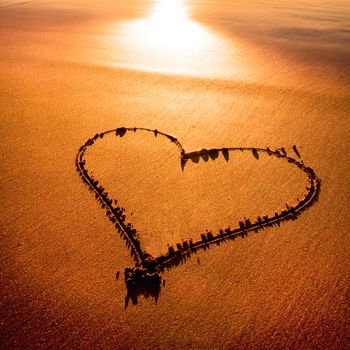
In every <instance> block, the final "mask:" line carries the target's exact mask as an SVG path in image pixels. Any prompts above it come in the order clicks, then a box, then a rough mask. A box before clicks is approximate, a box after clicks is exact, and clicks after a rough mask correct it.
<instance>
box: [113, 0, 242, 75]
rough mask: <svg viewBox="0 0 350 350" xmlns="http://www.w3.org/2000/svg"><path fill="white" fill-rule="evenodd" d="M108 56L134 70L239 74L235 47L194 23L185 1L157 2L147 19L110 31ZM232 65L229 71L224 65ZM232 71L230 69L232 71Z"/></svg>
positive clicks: (190, 73) (127, 23) (122, 25)
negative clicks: (109, 52) (110, 42)
mask: <svg viewBox="0 0 350 350" xmlns="http://www.w3.org/2000/svg"><path fill="white" fill-rule="evenodd" d="M112 32H114V34H113V35H112V38H114V41H115V42H116V44H119V45H120V46H119V47H118V49H117V47H115V48H114V49H113V46H115V44H114V45H111V44H109V47H110V48H111V49H110V51H111V54H110V57H111V59H112V55H113V57H114V60H121V62H118V66H120V67H125V68H128V69H133V70H142V71H148V72H161V73H170V74H185V75H195V76H223V75H225V74H226V75H227V73H228V72H230V73H233V74H234V75H235V76H236V75H240V73H241V72H242V65H241V64H240V63H239V62H238V61H239V59H238V56H239V55H238V54H237V52H236V48H235V44H234V43H232V42H230V43H228V42H227V40H226V39H225V38H224V37H220V36H219V35H217V34H216V33H215V32H214V31H212V30H210V29H209V28H207V27H205V26H203V25H201V24H200V23H198V22H196V21H194V20H193V19H192V18H191V16H190V12H189V8H188V6H187V2H186V1H184V0H157V1H155V3H154V5H153V6H152V7H151V9H150V13H149V15H148V16H147V17H146V18H143V19H138V20H132V21H128V22H124V23H122V24H121V25H120V24H119V25H118V27H117V28H116V29H113V30H112ZM228 62H230V63H235V65H234V66H233V67H232V66H231V67H230V70H228V67H227V63H228ZM232 68H233V69H232Z"/></svg>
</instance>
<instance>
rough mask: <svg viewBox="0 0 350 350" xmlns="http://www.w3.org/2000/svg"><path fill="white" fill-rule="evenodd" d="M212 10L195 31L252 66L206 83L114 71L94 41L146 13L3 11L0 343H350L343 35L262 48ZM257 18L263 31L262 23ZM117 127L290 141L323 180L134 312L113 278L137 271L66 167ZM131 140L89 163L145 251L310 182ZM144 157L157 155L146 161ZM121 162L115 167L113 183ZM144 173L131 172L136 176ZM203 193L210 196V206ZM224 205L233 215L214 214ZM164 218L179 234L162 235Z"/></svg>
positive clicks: (205, 256)
mask: <svg viewBox="0 0 350 350" xmlns="http://www.w3.org/2000/svg"><path fill="white" fill-rule="evenodd" d="M194 3H195V4H196V2H194ZM8 4H10V2H8V3H4V5H8ZM208 4H209V5H208V6H209V7H207V11H205V9H206V7H204V6H202V7H201V9H202V10H201V11H199V10H198V11H197V12H196V16H195V18H198V20H200V19H201V22H200V23H202V24H203V25H208V26H210V28H215V31H217V33H220V34H217V35H219V36H220V35H221V36H220V37H221V38H225V40H226V38H229V39H227V40H229V41H228V42H229V43H230V42H231V41H230V40H233V39H232V35H231V33H232V32H235V33H237V34H236V35H235V36H233V37H234V39H236V37H237V45H238V47H239V52H243V53H244V54H242V56H243V58H244V57H245V56H244V55H248V53H249V55H250V56H247V58H246V60H245V59H244V63H245V64H246V65H245V67H246V69H245V70H244V71H243V73H242V72H238V73H237V74H236V73H234V74H233V76H234V77H232V76H230V74H229V73H228V74H227V76H215V74H216V73H217V72H219V71H214V73H215V74H214V75H211V76H204V75H202V71H200V72H199V73H198V74H193V75H191V74H171V72H165V70H164V69H163V70H162V72H155V71H154V70H152V69H149V70H148V71H147V70H146V69H145V70H142V69H139V67H138V68H137V69H136V68H135V67H134V68H135V69H133V67H132V66H128V68H126V67H125V66H124V67H121V66H120V65H118V64H119V63H118V62H119V61H118V60H120V57H117V58H116V64H115V65H114V64H110V63H111V54H110V52H106V49H105V46H104V45H105V41H103V40H102V39H101V37H102V38H105V37H106V35H105V31H106V29H105V28H106V27H109V25H110V24H111V23H114V22H118V21H120V19H121V18H123V19H127V20H129V19H138V18H142V16H144V14H145V12H146V10H145V9H144V7H146V6H145V5H144V6H142V5H140V4H138V2H137V1H136V2H134V3H133V6H131V5H126V4H123V6H122V7H119V11H117V10H116V9H115V5H113V4H107V2H106V5H105V10H103V7H101V8H102V10H101V9H100V10H99V11H98V10H97V9H96V7H97V6H96V5H95V6H90V7H86V8H85V7H83V5H82V4H79V2H76V5H75V6H71V7H66V6H64V4H63V5H61V6H60V7H57V6H53V7H50V6H46V7H43V6H37V5H35V4H30V3H29V4H27V5H25V6H23V5H21V6H7V7H2V8H1V9H0V25H1V27H0V35H1V37H2V38H1V40H0V51H1V52H2V54H1V57H0V91H1V94H0V105H1V116H2V118H1V128H0V135H1V140H2V152H1V163H0V164H1V170H2V171H1V175H0V179H1V180H0V184H1V192H0V193H1V194H0V198H1V199H0V200H1V221H0V224H1V236H0V242H1V260H0V266H1V267H0V271H1V272H0V273H1V278H0V280H1V292H0V293H1V303H2V307H1V312H0V339H1V344H2V347H3V348H58V347H63V348H74V347H80V348H131V349H132V348H135V349H136V348H138V349H140V348H141V349H143V348H144V349H149V348H160V349H163V348H169V347H173V348H177V349H184V348H193V349H208V348H212V349H221V348H227V349H232V348H256V349H258V348H259V349H261V348H292V349H300V348H330V349H342V348H343V349H345V348H346V346H347V344H348V341H349V329H348V324H349V307H348V305H349V299H348V298H349V281H348V271H349V268H350V266H349V253H348V251H349V238H348V227H349V225H348V222H349V221H348V215H347V212H348V205H349V186H348V184H347V182H348V181H347V179H348V178H349V176H350V169H349V164H350V163H349V155H348V148H349V136H348V135H349V123H348V115H349V110H350V102H349V94H348V91H349V78H348V76H349V74H348V73H349V67H348V63H347V62H348V61H349V60H348V58H349V54H348V53H347V51H346V45H344V44H343V43H344V40H345V41H346V40H347V37H346V36H345V39H344V37H343V36H341V37H337V36H336V39H337V40H335V41H336V43H335V41H333V42H332V41H331V44H329V43H328V44H327V43H326V44H324V43H323V44H322V45H321V44H320V45H318V44H317V43H316V40H314V39H315V37H313V39H311V41H312V45H311V44H310V42H303V41H302V40H299V39H298V40H296V39H295V38H294V41H293V38H290V37H289V38H288V40H285V41H283V40H282V39H281V38H279V39H278V40H277V39H276V38H275V37H273V38H271V37H268V36H267V35H265V36H262V38H261V40H259V38H258V37H257V36H255V37H254V35H253V34H251V33H250V32H249V33H248V32H247V28H248V27H249V26H243V24H244V23H243V24H241V25H240V28H238V27H237V21H236V22H235V21H233V20H232V17H228V19H227V20H226V22H229V23H236V27H235V26H233V27H232V28H231V27H229V28H228V27H227V26H225V20H224V18H223V17H222V16H221V17H220V16H219V15H220V11H221V13H227V11H226V12H225V6H224V5H223V4H222V5H220V6H219V5H218V6H217V7H215V9H216V11H215V13H216V14H217V17H215V16H214V15H211V16H212V17H215V18H219V17H220V18H221V19H222V21H219V20H216V21H214V20H212V21H213V23H211V22H210V18H211V17H210V15H208V13H210V11H209V10H210V9H213V8H214V5H212V4H210V3H209V2H208ZM304 4H305V3H304ZM339 4H340V5H341V4H342V3H341V2H340V3H339ZM39 5H40V4H39ZM340 5H339V6H340ZM256 6H258V5H256ZM301 7H302V6H301ZM340 7H341V6H340ZM109 8H114V10H115V11H114V12H113V11H108V9H109ZM295 8H296V10H295V11H296V12H298V11H297V6H295ZM302 8H303V7H302ZM305 8H306V7H304V10H305ZM121 9H123V10H121ZM219 10H220V11H219ZM333 10H334V11H333V12H332V11H330V12H329V13H330V16H331V15H332V16H333V18H334V16H336V15H337V13H338V12H340V10H337V7H336V6H335V5H334V8H333ZM305 11H306V10H305ZM308 11H311V10H308ZM308 11H306V12H307V14H310V12H308ZM337 11H338V12H337ZM251 12H252V13H253V12H254V11H253V9H252V11H251ZM238 13H239V11H238ZM246 15H247V14H246ZM321 15H322V14H321ZM321 15H320V16H321ZM346 15H347V14H346V13H345V14H344V15H343V16H344V17H345V18H346ZM230 16H232V15H230ZM247 16H248V15H247ZM332 16H331V17H332ZM248 17H249V16H248ZM253 17H254V16H253ZM321 17H322V16H321ZM230 18H231V20H230ZM262 22H263V23H265V22H269V21H268V19H266V18H265V17H264V18H263V20H262ZM254 23H255V22H254ZM338 23H340V24H339V26H341V24H342V22H338ZM297 24H300V23H297ZM288 25H289V27H291V28H292V27H293V25H295V26H296V24H295V23H288ZM271 26H272V24H271ZM252 28H255V26H252ZM265 28H267V27H265ZM243 29H244V30H243ZM319 29H320V28H319ZM321 29H322V30H325V29H324V28H321ZM326 29H327V28H326ZM213 30H214V29H213ZM279 33H281V31H280V32H279ZM291 33H293V31H291ZM298 33H299V35H301V34H300V31H299V32H298ZM308 33H309V32H308ZM313 33H315V32H313ZM322 35H324V32H322V33H319V37H320V38H322ZM342 35H345V34H342ZM230 38H231V39H230ZM303 38H305V36H303ZM308 38H309V37H308ZM263 39H264V40H263ZM331 39H332V37H331ZM340 39H341V40H340ZM308 40H310V38H309V39H308ZM295 41H296V42H297V44H295V46H293V43H294V42H295ZM101 42H103V45H102V46H99V43H101ZM116 45H117V44H116ZM323 45H326V46H323ZM327 45H328V46H327ZM292 48H293V49H292ZM111 51H112V50H111ZM319 52H323V54H322V55H321V54H319ZM126 63H128V62H126ZM136 63H137V62H136ZM235 64H236V63H235ZM224 67H225V66H224ZM225 69H228V71H230V70H229V68H227V67H226V68H224V70H225ZM253 73H256V74H253ZM235 77H236V78H235ZM249 77H250V78H249ZM120 126H127V127H134V126H138V127H146V128H151V129H158V130H161V131H164V132H166V133H168V134H171V135H174V136H176V137H177V138H178V139H179V140H181V144H182V145H183V146H184V148H185V149H186V151H188V152H190V151H193V150H200V149H202V148H207V149H210V148H222V147H261V148H266V147H271V148H273V149H277V148H280V147H282V146H284V147H286V149H287V151H288V152H289V153H291V152H293V151H292V146H293V145H297V146H298V149H299V151H300V153H301V156H302V160H303V161H304V162H305V164H306V165H307V166H310V167H312V168H313V169H314V171H315V172H316V174H317V175H318V177H319V178H320V179H321V180H322V189H321V194H320V198H319V201H318V202H317V203H316V204H315V205H313V206H312V207H310V208H309V209H308V210H307V211H305V212H304V213H303V214H302V215H301V216H300V217H298V219H297V220H295V221H289V222H286V223H284V224H283V225H282V226H281V227H275V228H271V229H268V230H265V231H260V232H259V233H257V234H255V233H253V234H249V235H248V236H247V237H245V238H244V239H237V240H235V241H232V242H227V243H225V244H221V245H220V246H216V245H213V246H212V247H211V248H210V249H208V250H206V251H199V252H197V254H194V255H192V256H191V259H190V260H188V261H186V263H184V264H183V265H180V266H178V267H176V268H172V269H171V270H169V271H165V273H164V274H163V278H164V279H165V280H166V285H165V287H162V290H161V293H160V295H159V299H158V302H157V303H155V302H154V300H153V299H151V298H149V299H145V298H143V297H141V298H139V299H138V305H132V304H131V303H130V304H129V305H128V307H127V309H125V296H126V287H125V283H124V280H123V278H122V277H120V278H119V279H118V280H116V278H115V277H116V276H115V274H116V271H118V270H119V271H121V275H122V272H123V270H124V268H125V267H126V266H128V265H132V264H133V263H134V261H133V259H132V258H131V257H130V252H129V250H128V249H127V248H126V247H125V243H124V242H123V241H122V240H121V239H120V237H119V236H118V235H117V233H116V231H115V227H114V225H112V224H111V223H110V222H109V220H107V218H106V215H105V212H104V211H103V210H102V209H101V208H100V206H99V204H98V203H96V201H95V200H94V196H93V195H92V194H91V193H90V192H89V191H88V190H87V187H86V186H85V185H84V184H83V182H82V181H81V178H80V177H79V175H78V173H77V172H76V169H75V156H76V154H77V152H78V149H79V147H80V146H81V145H82V144H84V142H86V140H87V139H89V138H91V137H92V136H93V135H95V134H96V133H97V132H102V131H105V130H109V129H114V128H117V127H120ZM116 140H117V141H118V142H119V141H123V143H122V144H116V143H115V142H116ZM124 140H126V139H124V138H122V139H113V140H110V141H109V140H107V139H106V140H104V141H105V143H104V144H101V148H100V149H99V150H97V149H96V153H95V154H91V155H90V156H91V158H90V160H91V168H93V171H94V172H95V173H97V172H99V173H101V175H99V177H101V179H102V178H103V179H105V180H104V181H105V182H106V183H107V182H108V186H109V188H110V192H111V193H113V194H114V193H115V194H114V196H116V197H117V198H118V199H119V200H120V201H122V200H124V201H126V202H127V203H126V204H125V207H126V209H127V210H128V212H133V216H134V215H135V221H136V222H135V225H136V223H137V224H138V225H139V226H140V227H138V229H139V230H140V232H142V231H143V232H145V233H146V234H145V235H144V236H143V239H144V242H145V244H146V245H147V247H148V248H149V249H150V250H151V251H153V252H154V253H155V254H156V253H158V252H161V251H162V249H164V244H165V247H166V243H174V242H178V240H179V238H180V239H181V237H180V236H181V231H182V230H185V229H186V228H187V229H189V231H191V234H192V232H194V231H195V232H196V234H197V237H196V238H198V237H199V236H200V233H201V231H202V230H203V229H204V230H205V228H207V226H209V225H210V224H211V225H212V228H210V227H208V229H212V230H214V229H215V228H219V227H220V226H221V225H222V224H224V222H226V218H227V219H228V218H233V219H232V221H233V223H232V224H237V220H239V219H240V218H242V219H243V217H244V216H249V217H255V216H256V215H261V214H264V213H265V211H266V210H268V211H272V212H273V211H274V208H275V206H277V207H278V208H279V207H280V203H282V205H283V204H284V202H285V201H286V202H288V201H289V200H290V201H291V202H292V201H293V200H295V199H296V197H298V196H299V195H300V194H299V192H298V191H299V189H301V190H303V189H304V187H305V183H304V182H303V181H304V180H303V178H299V177H298V176H299V175H298V173H295V174H293V173H290V172H289V170H288V169H287V168H283V167H280V166H279V165H278V166H277V165H276V164H274V163H273V162H267V161H266V164H265V163H264V162H265V159H264V158H263V157H261V158H260V159H259V160H257V159H255V158H254V157H253V155H252V156H251V157H250V158H247V159H243V158H241V159H240V158H238V159H237V162H236V163H235V159H234V158H232V159H230V161H229V162H226V161H225V160H224V158H222V157H221V158H219V159H218V160H216V161H215V162H204V161H203V160H202V161H200V162H199V163H198V164H196V163H193V162H191V163H189V164H188V165H189V167H188V168H186V169H185V171H184V172H182V171H181V168H180V166H179V163H177V161H176V160H174V159H175V158H176V157H177V156H176V155H173V153H172V152H173V148H171V147H170V146H169V147H168V146H167V145H164V144H162V143H161V141H158V139H155V137H154V136H153V135H152V139H150V140H148V139H147V140H146V139H144V138H140V139H135V140H133V143H132V145H128V147H124V146H125V145H126V144H125V143H124ZM156 140H157V142H160V143H157V142H156ZM153 141H154V142H153ZM148 143H149V144H152V146H150V147H148V146H146V145H147V144H148ZM123 147H124V148H123ZM132 147H133V148H132ZM145 150H147V152H148V154H151V156H149V158H150V159H151V158H152V157H153V160H152V161H151V162H150V163H147V162H146V161H145V163H144V164H142V160H143V159H145ZM99 152H100V153H99ZM106 152H108V153H107V156H106ZM147 152H146V153H147ZM152 152H153V155H152ZM162 152H164V157H165V158H166V160H164V163H163V162H161V161H162ZM108 154H110V156H108ZM172 156H174V157H175V158H174V159H173V158H172ZM294 156H295V154H294ZM93 157H95V158H93ZM175 163H177V164H178V165H177V167H176V168H173V165H174V166H175ZM123 165H124V166H125V167H124V168H123V170H124V172H120V171H118V170H119V169H120V167H121V166H123ZM231 165H232V166H231ZM265 165H266V166H265ZM206 167H207V168H206ZM222 169H224V170H225V172H227V173H224V171H223V170H222ZM136 170H137V171H138V176H137V177H136V176H134V175H133V174H131V173H133V172H135V171H136ZM204 171H207V173H205V175H203V172H204ZM142 173H145V174H147V178H148V179H149V180H148V182H144V181H143V180H144V178H143V177H142ZM166 174H168V178H169V179H170V184H169V183H168V182H167V181H166V180H167V178H166ZM157 176H158V177H159V176H160V177H161V178H160V179H159V182H157V181H156V180H154V179H157ZM179 176H180V177H181V176H185V178H181V179H180V180H178V178H179ZM213 176H215V179H216V181H217V183H214V185H213ZM186 177H187V178H186ZM246 179H247V180H248V179H249V180H248V181H245V180H246ZM270 180H271V181H270ZM177 184H181V187H180V186H179V187H178V188H177V186H176V185H177ZM262 184H263V185H262ZM152 185H153V186H154V188H155V189H156V192H155V191H154V190H153V191H152V189H151V188H150V187H151V186H152ZM234 185H236V186H234ZM118 186H119V187H118ZM225 186H226V187H225ZM203 187H205V188H207V189H208V190H207V191H205V192H204V193H203ZM223 189H224V191H223ZM230 189H232V191H230ZM239 189H242V191H244V194H247V195H244V194H242V191H239ZM276 189H277V190H276ZM157 191H158V192H157ZM175 191H176V192H175ZM228 192H229V193H228ZM162 193H166V197H164V196H163V195H162ZM254 193H257V195H256V196H255V195H254ZM301 193H303V191H301ZM204 194H205V195H204ZM152 195H154V196H155V197H154V198H152ZM285 197H287V200H284V198H285ZM167 198H169V199H170V203H171V205H168V206H167V200H166V199H167ZM198 198H199V199H198ZM218 198H219V199H218ZM186 199H187V202H186ZM193 202H196V203H193ZM263 202H264V203H265V205H264V206H263V207H262V203H263ZM149 203H156V204H157V205H156V204H154V205H153V204H152V206H151V207H150V205H149ZM179 203H180V204H179ZM208 203H212V204H210V205H212V206H213V208H214V210H213V213H212V214H211V215H212V219H213V220H209V218H210V216H208ZM227 203H230V208H229V209H228V211H225V213H224V214H223V215H222V216H221V215H218V214H217V213H222V212H223V208H224V209H227ZM222 204H224V205H222ZM129 205H130V206H133V205H135V209H134V208H128V206H129ZM193 207H195V209H196V212H195V214H194V211H193V210H192V209H191V208H193ZM184 211H186V212H190V214H191V215H185V214H184ZM256 211H258V212H256ZM170 214H172V215H171V216H170V218H169V215H170ZM150 216H151V220H149V217H150ZM167 216H168V217H167ZM183 217H185V218H186V219H184V220H181V218H183ZM131 218H132V217H131ZM130 220H131V221H132V219H130ZM169 222H170V227H171V228H174V227H175V228H176V230H174V231H171V232H169V228H168V227H167V223H169ZM227 224H231V222H227ZM176 225H177V226H176ZM217 226H218V227H217ZM153 231H156V233H157V235H158V236H157V237H158V238H155V237H154V236H153ZM189 231H186V233H185V234H184V236H183V238H184V239H187V238H188V237H189ZM147 233H148V235H147ZM141 237H142V236H141Z"/></svg>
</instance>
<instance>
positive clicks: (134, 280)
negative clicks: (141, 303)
mask: <svg viewBox="0 0 350 350" xmlns="http://www.w3.org/2000/svg"><path fill="white" fill-rule="evenodd" d="M124 279H125V284H126V288H127V296H126V299H125V308H126V307H127V305H128V302H129V299H131V300H132V303H133V304H134V305H135V304H138V297H139V296H141V295H142V296H145V297H146V298H148V297H152V298H154V299H155V301H157V300H158V296H159V293H160V290H161V283H162V276H161V271H160V269H159V268H158V267H157V264H156V262H155V260H154V259H153V258H151V257H147V258H146V259H143V260H142V262H141V263H139V262H136V263H135V266H134V267H126V268H125V270H124ZM163 285H164V283H163Z"/></svg>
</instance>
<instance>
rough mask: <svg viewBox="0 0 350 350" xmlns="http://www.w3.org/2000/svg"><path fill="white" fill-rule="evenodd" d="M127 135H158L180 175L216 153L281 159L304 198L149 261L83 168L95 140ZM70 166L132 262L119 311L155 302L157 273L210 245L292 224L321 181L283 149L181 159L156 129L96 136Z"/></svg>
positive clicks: (118, 209)
mask: <svg viewBox="0 0 350 350" xmlns="http://www.w3.org/2000/svg"><path fill="white" fill-rule="evenodd" d="M127 132H134V133H135V132H149V133H153V134H154V135H155V136H158V135H159V136H160V137H165V138H167V139H168V140H169V141H170V142H172V143H174V144H175V145H176V146H177V147H178V149H179V152H180V165H181V169H182V170H184V168H185V166H186V163H187V161H189V160H193V161H195V162H198V161H199V159H200V158H203V159H204V160H206V161H207V160H208V159H209V158H211V159H212V160H215V159H216V158H218V156H219V154H220V153H221V154H222V155H223V156H224V158H225V160H226V161H228V159H229V154H230V152H236V151H240V152H244V151H246V152H251V153H252V155H253V156H254V157H255V158H256V159H259V153H266V154H268V155H269V156H273V157H278V158H282V159H284V160H286V161H287V162H288V163H290V164H293V165H295V166H297V167H298V168H299V169H300V170H301V171H303V172H304V173H305V174H306V175H307V177H308V181H309V186H308V187H306V190H307V192H306V193H305V194H304V197H303V198H302V199H301V200H298V202H297V204H296V205H294V206H289V205H286V209H283V210H281V211H280V212H276V213H275V214H274V215H273V216H269V215H265V216H263V217H260V216H258V217H257V219H256V221H254V222H251V220H250V219H245V221H239V225H238V227H236V228H234V229H231V228H230V227H228V228H226V229H222V228H220V229H219V230H218V233H217V234H213V233H212V232H210V231H209V232H206V233H205V234H201V239H200V240H198V241H193V240H192V239H190V240H188V241H187V240H186V241H182V242H181V243H177V244H176V249H174V248H173V247H172V246H169V248H168V252H167V253H166V254H164V255H160V256H158V257H152V256H151V255H150V254H149V253H147V252H146V251H145V250H143V249H142V246H141V242H140V240H139V237H138V234H137V230H136V229H135V228H134V227H133V226H132V224H131V223H126V221H125V220H126V217H125V215H124V208H122V207H119V206H118V205H117V200H116V199H114V200H113V199H111V198H109V196H108V192H106V191H105V189H104V187H103V186H102V185H100V184H99V182H98V181H97V180H95V179H94V178H93V176H92V175H91V174H90V173H89V172H88V170H87V169H86V167H85V165H86V160H85V159H84V156H85V152H86V150H87V149H88V147H92V146H93V145H94V144H95V142H96V141H97V140H99V139H103V137H104V136H105V135H108V134H113V133H114V134H115V135H116V137H123V136H124V135H125V134H126V133H127ZM293 151H294V153H295V154H296V156H297V157H298V158H299V159H300V158H301V156H300V153H299V151H298V149H297V147H296V146H295V145H294V146H293ZM75 163H76V169H77V171H78V173H79V175H80V177H81V178H82V180H83V182H84V183H85V184H87V185H88V186H89V190H90V191H92V192H93V193H94V194H95V199H96V200H97V201H98V202H99V203H100V204H101V206H102V208H104V209H106V215H107V217H108V218H109V219H110V221H111V222H112V223H113V224H114V226H115V229H116V230H117V231H118V233H119V234H120V236H121V237H122V238H123V239H124V240H125V241H126V245H127V247H128V248H129V249H130V252H131V256H132V257H133V258H134V260H135V266H134V267H126V268H125V271H124V279H125V283H126V287H127V296H126V299H125V308H126V307H127V305H128V302H129V299H131V300H132V302H133V304H137V298H138V296H139V295H144V296H146V297H149V296H151V297H153V298H154V299H155V300H156V301H157V299H158V296H159V293H160V290H161V284H162V283H161V282H162V277H161V273H162V272H163V271H164V270H165V269H170V268H171V267H174V266H177V265H179V264H180V263H183V262H184V261H186V260H187V259H188V258H189V257H190V256H191V254H192V253H195V252H197V251H198V250H201V249H204V250H205V249H207V248H208V247H209V246H210V245H212V244H214V243H215V244H220V243H221V242H223V241H226V240H234V239H235V238H237V237H239V236H240V237H242V238H244V237H246V236H247V235H248V233H249V232H252V231H254V232H258V231H259V230H262V229H265V228H268V227H272V226H275V225H278V226H280V225H281V223H283V222H285V221H289V220H296V219H297V218H298V216H299V215H300V214H301V213H302V212H304V211H305V210H306V209H308V208H309V207H311V206H312V205H313V204H314V203H315V202H316V201H317V200H318V198H319V195H320V191H321V180H320V179H319V178H318V177H317V175H316V174H315V172H314V170H313V169H312V168H310V167H307V166H305V165H304V162H303V161H302V160H297V159H295V158H293V157H290V156H288V155H287V152H286V150H285V148H284V147H282V148H280V149H277V150H271V149H270V148H269V147H267V148H255V147H229V148H219V149H218V148H213V149H209V150H207V149H202V150H200V151H194V152H189V153H186V151H185V149H184V148H183V147H182V145H181V143H180V142H179V141H178V139H177V138H176V137H174V136H172V135H169V134H166V133H164V132H161V131H158V130H157V129H148V128H139V127H134V128H127V127H119V128H116V129H111V130H108V131H104V132H101V133H97V134H95V136H94V137H92V138H90V139H88V140H87V141H86V142H85V143H84V144H83V145H82V146H81V147H80V148H79V151H78V153H77V155H76V160H75ZM118 275H119V274H118ZM164 282H165V281H163V286H164Z"/></svg>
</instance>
